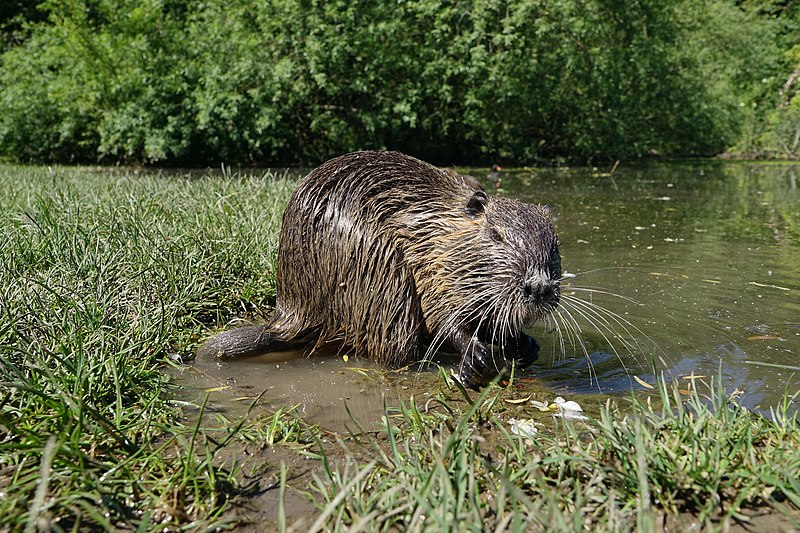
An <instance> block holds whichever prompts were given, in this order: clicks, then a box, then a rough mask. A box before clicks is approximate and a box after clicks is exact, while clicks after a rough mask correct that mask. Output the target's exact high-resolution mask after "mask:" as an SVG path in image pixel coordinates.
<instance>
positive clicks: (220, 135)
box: [0, 0, 798, 166]
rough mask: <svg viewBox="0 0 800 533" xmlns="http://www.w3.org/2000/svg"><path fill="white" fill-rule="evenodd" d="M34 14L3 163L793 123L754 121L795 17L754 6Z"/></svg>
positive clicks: (266, 5) (584, 150)
mask: <svg viewBox="0 0 800 533" xmlns="http://www.w3.org/2000/svg"><path fill="white" fill-rule="evenodd" d="M751 4H752V5H751ZM756 4H757V5H756ZM775 5H779V4H778V3H776V4H775ZM41 8H42V9H43V10H44V12H45V13H47V14H48V18H47V20H46V21H45V22H39V23H36V22H35V18H34V17H30V16H29V17H28V19H29V20H31V21H32V22H31V23H30V24H29V25H28V26H25V27H26V32H27V33H26V35H28V37H27V38H26V39H25V40H24V42H23V43H22V44H19V45H18V46H14V47H11V48H10V49H9V50H7V51H6V53H5V54H4V55H3V56H2V63H0V94H2V96H0V107H2V109H3V110H4V112H3V113H2V114H0V156H5V157H7V158H12V159H16V160H23V161H28V160H34V161H100V162H127V161H132V162H148V163H155V162H162V163H172V164H183V165H195V166H196V165H200V164H206V163H216V162H220V161H226V162H259V163H262V162H267V163H270V164H281V163H289V164H294V163H298V162H300V163H303V162H310V163H314V162H318V161H320V160H324V159H326V158H328V157H330V156H332V155H334V154H337V153H341V152H346V151H351V150H356V149H363V148H376V147H378V148H380V147H387V148H395V149H400V150H404V151H407V152H410V153H413V154H416V155H419V156H421V157H424V158H426V159H429V160H432V161H435V162H444V163H452V162H454V161H459V162H462V163H463V162H469V161H474V162H486V161H488V160H490V159H496V158H503V159H509V160H515V161H521V162H531V161H537V160H543V159H550V160H552V159H581V160H591V159H594V158H631V157H640V156H644V155H647V154H652V153H664V154H682V155H685V154H711V153H715V152H719V151H721V150H723V149H725V148H726V147H727V146H729V145H731V144H733V143H735V142H737V141H738V140H739V139H741V138H745V139H750V140H749V141H747V142H751V143H756V142H762V141H759V140H758V139H760V138H761V136H762V134H763V132H762V131H761V130H763V129H764V128H769V129H776V128H777V129H780V128H784V127H785V128H789V129H791V123H792V121H793V120H794V118H793V117H794V115H793V114H792V113H793V111H787V112H786V113H783V112H782V111H781V112H780V113H778V115H779V116H776V117H773V116H772V115H770V114H769V113H768V112H767V110H775V109H779V110H783V109H784V108H783V107H779V106H780V105H781V104H780V103H779V102H777V100H778V98H777V96H776V95H777V91H778V89H779V86H780V84H781V83H784V82H785V81H786V79H787V76H789V73H790V72H792V70H787V68H788V65H790V64H792V61H794V60H793V59H792V57H793V56H792V52H789V53H788V55H785V51H786V50H790V51H791V50H792V46H796V45H797V44H798V43H797V38H796V37H790V36H792V35H796V33H793V32H792V30H793V29H796V21H797V20H798V17H797V13H795V11H796V10H794V11H793V10H791V9H789V8H785V9H784V10H778V8H776V7H774V6H772V3H770V2H761V3H755V2H744V3H742V2H733V1H723V0H719V1H716V2H711V3H709V2H703V1H700V0H680V1H679V2H666V3H665V2H663V1H659V0H640V1H638V2H633V3H631V2H621V1H618V0H589V1H578V0H561V1H558V2H549V1H545V0H516V1H514V2H507V3H497V2H493V1H489V0H472V1H470V2H454V1H448V0H403V1H399V2H393V3H385V2H378V1H376V0H364V1H360V2H345V1H344V0H333V1H329V2H317V1H314V0H233V1H231V2H224V3H223V2H185V1H180V0H144V1H141V2H139V1H137V2H134V1H132V0H125V1H112V0H47V1H46V2H44V3H43V4H42V6H41ZM26 13H27V12H26ZM26 13H23V15H25V14H26ZM23 18H24V17H23ZM15 20H19V19H15ZM793 39H794V41H793ZM793 65H794V67H796V65H797V62H796V61H794V63H793ZM794 67H793V68H794ZM762 80H766V81H762ZM754 105H755V106H756V107H757V108H758V112H754V111H753V109H754V107H753V106H754ZM758 106H762V107H763V108H764V111H763V112H762V111H761V108H760V107H758ZM742 128H743V129H742ZM759 128H761V130H758V129H759ZM756 130H758V131H756ZM742 136H743V137H742ZM740 142H741V141H740Z"/></svg>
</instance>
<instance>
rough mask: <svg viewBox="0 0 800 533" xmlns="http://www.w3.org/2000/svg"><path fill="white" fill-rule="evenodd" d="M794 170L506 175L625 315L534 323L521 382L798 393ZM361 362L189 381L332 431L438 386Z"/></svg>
mask: <svg viewBox="0 0 800 533" xmlns="http://www.w3.org/2000/svg"><path fill="white" fill-rule="evenodd" d="M473 174H474V175H480V174H479V173H478V172H473ZM798 176H800V166H797V165H795V166H792V165H784V164H749V163H748V164H744V163H691V164H688V163H673V164H667V165H650V166H645V167H637V168H625V167H624V166H622V167H620V168H619V169H617V170H616V171H615V172H614V174H613V175H609V174H604V173H602V172H600V171H597V170H592V169H567V170H564V169H558V170H531V171H515V172H506V173H504V175H503V177H502V185H503V189H502V190H501V192H500V194H505V195H509V196H515V197H519V198H522V199H523V200H525V201H529V202H540V203H547V204H550V205H551V206H554V209H555V210H554V213H555V224H556V227H557V230H558V232H559V236H560V240H561V252H562V264H563V267H564V269H565V271H567V272H569V273H571V274H575V277H574V278H568V279H565V283H564V288H563V292H564V293H565V294H567V295H570V294H573V293H574V296H575V297H579V298H582V299H584V300H586V301H591V302H593V303H594V304H597V305H599V306H602V307H603V308H605V309H607V310H608V311H609V312H610V313H614V315H610V314H606V315H603V316H605V318H602V316H599V315H596V314H591V313H586V312H585V314H587V315H588V317H589V318H590V320H587V319H586V318H584V319H578V320H579V322H580V323H581V326H582V332H581V335H580V341H573V342H572V343H570V342H569V340H570V339H569V338H565V339H564V340H565V343H564V345H563V347H562V344H561V339H562V336H564V337H566V336H565V335H562V336H560V335H559V334H558V330H557V329H556V328H554V327H550V328H547V327H545V326H544V325H537V326H534V328H533V330H532V333H533V334H534V335H535V336H536V337H537V338H538V339H539V341H540V343H541V345H542V356H541V358H540V359H539V361H537V363H536V364H535V365H534V367H533V368H532V369H530V370H527V371H525V372H524V373H523V376H527V377H535V378H536V379H538V380H540V381H541V382H544V383H545V384H547V386H548V387H550V388H552V389H553V393H554V394H563V395H565V396H566V395H569V394H586V393H589V394H593V393H601V394H609V393H615V392H621V391H628V390H632V389H634V390H635V389H640V388H642V386H641V385H639V384H638V383H637V380H636V378H638V379H640V380H643V381H647V382H653V380H654V373H655V372H659V373H660V372H665V373H666V374H667V375H668V376H673V377H674V378H675V379H682V378H683V377H685V376H689V375H692V374H694V375H704V376H708V377H709V379H712V378H714V377H715V376H717V375H718V374H719V373H720V372H721V374H722V377H723V382H724V385H725V387H726V390H727V391H728V392H729V393H730V392H733V391H734V390H739V391H741V392H742V393H743V394H742V396H740V399H739V400H740V402H741V403H742V404H743V405H745V406H747V407H750V408H754V409H758V410H762V411H763V412H768V410H769V408H770V407H771V406H775V405H776V404H777V402H778V401H779V400H780V398H781V396H782V395H783V393H784V391H785V390H787V389H788V390H789V392H790V393H793V392H795V391H797V390H798V387H799V386H800V379H799V378H798V375H800V372H797V370H798V369H800V359H799V358H798V355H800V193H799V192H798ZM570 287H573V288H577V287H582V288H593V289H598V290H599V291H597V292H586V291H577V290H573V289H571V288H570ZM607 292H610V293H613V294H615V295H617V296H614V295H611V294H607ZM612 316H616V317H617V318H611V317H612ZM604 320H605V324H606V325H605V326H604V325H603V321H604ZM589 322H593V323H594V325H595V326H597V327H593V326H592V325H591V324H590V323H589ZM609 328H611V329H613V330H614V331H615V332H616V334H617V335H618V336H619V337H618V338H614V337H613V335H612V334H611V332H610V331H609ZM562 333H563V327H562ZM198 364H199V363H198ZM359 364H360V365H363V364H365V363H364V362H363V361H362V362H360V363H359ZM352 366H353V363H350V364H348V363H345V362H343V361H341V359H338V358H335V357H334V358H322V359H299V360H294V361H290V362H286V363H278V364H276V363H266V362H252V361H251V362H235V363H226V364H224V365H217V364H212V365H209V366H207V367H205V368H202V367H195V368H193V369H188V370H186V371H185V373H187V376H188V375H191V379H189V378H188V377H187V376H184V377H183V378H182V379H181V381H183V382H186V381H187V380H188V381H191V382H192V383H193V384H194V385H195V386H196V387H197V388H198V389H199V390H201V391H202V390H206V389H208V388H219V387H222V389H221V390H220V391H219V392H218V394H221V395H223V396H220V397H219V398H218V401H219V402H221V403H220V405H223V407H224V408H225V409H232V408H233V407H232V405H233V404H235V403H236V401H235V400H236V398H243V399H242V400H239V401H240V403H241V404H245V403H246V402H247V401H248V398H252V397H254V396H256V395H258V394H259V393H261V392H262V391H264V390H266V392H265V393H264V396H263V397H262V404H264V403H266V404H267V405H268V406H272V407H273V408H278V407H280V406H284V405H296V404H297V405H299V407H298V408H299V409H300V412H301V413H302V414H303V415H304V417H305V418H306V419H308V420H309V421H311V422H320V423H323V425H325V426H326V427H328V428H330V429H341V428H343V427H344V426H346V425H347V424H348V421H349V415H348V413H347V410H346V409H345V407H344V406H345V404H346V405H347V406H348V407H349V409H350V410H351V412H352V413H353V415H354V416H355V418H356V419H358V420H360V421H365V420H369V421H377V420H379V419H380V416H381V414H382V412H383V402H384V401H386V402H388V403H390V404H391V403H396V402H397V401H398V399H404V400H407V399H408V398H409V397H410V396H412V394H416V400H417V401H418V403H424V400H423V401H421V399H420V396H421V395H424V394H425V392H422V393H420V392H419V391H429V392H428V394H430V391H433V390H434V389H435V387H434V385H433V382H435V381H436V373H435V372H432V371H426V372H421V373H417V372H414V371H412V372H410V373H409V374H405V375H404V374H401V375H399V376H396V375H392V377H391V378H390V379H389V378H387V377H386V376H385V375H383V373H381V372H364V373H362V372H358V371H355V370H353V369H352ZM225 387H227V388H225ZM415 391H416V392H415ZM250 401H252V400H250Z"/></svg>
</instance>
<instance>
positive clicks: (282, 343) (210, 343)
mask: <svg viewBox="0 0 800 533" xmlns="http://www.w3.org/2000/svg"><path fill="white" fill-rule="evenodd" d="M306 344H307V341H306V340H305V339H297V338H294V339H291V340H283V339H281V338H279V336H278V335H277V334H275V333H274V332H273V331H270V329H269V327H268V326H244V327H241V328H234V329H230V330H228V331H223V332H222V333H219V334H217V335H214V336H213V337H211V338H209V339H208V340H206V341H205V342H204V343H203V344H201V345H200V347H199V348H197V351H196V352H195V357H196V358H197V359H198V360H205V361H215V360H219V359H240V358H243V357H252V356H256V355H262V354H265V353H269V352H278V351H282V350H293V349H297V348H301V347H303V346H305V345H306Z"/></svg>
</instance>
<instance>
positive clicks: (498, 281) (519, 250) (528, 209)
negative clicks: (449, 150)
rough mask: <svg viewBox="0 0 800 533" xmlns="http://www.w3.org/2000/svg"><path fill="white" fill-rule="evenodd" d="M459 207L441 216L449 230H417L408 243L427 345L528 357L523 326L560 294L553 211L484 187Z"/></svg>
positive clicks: (543, 312) (551, 305)
mask: <svg viewBox="0 0 800 533" xmlns="http://www.w3.org/2000/svg"><path fill="white" fill-rule="evenodd" d="M462 198H464V197H462ZM461 205H462V206H463V207H461V208H460V209H458V210H455V211H453V212H451V213H448V215H449V216H446V217H445V220H447V222H448V224H449V228H448V229H449V230H448V231H439V232H437V233H438V234H435V235H418V236H417V237H418V238H419V240H418V241H417V242H414V243H413V244H412V246H411V247H410V248H409V251H410V253H409V262H410V263H411V264H414V265H417V266H418V268H419V270H418V271H417V273H416V275H415V278H416V280H417V286H418V290H419V294H420V298H421V301H422V311H423V315H424V316H425V322H426V325H427V327H428V331H430V332H432V334H433V337H434V340H433V343H432V344H431V350H433V351H435V350H436V349H437V348H438V347H439V346H440V345H441V344H442V343H444V342H450V343H451V344H454V345H455V347H456V348H457V349H458V350H460V351H462V352H463V351H464V350H465V347H464V346H462V345H460V344H464V343H467V344H470V343H471V344H475V343H476V342H480V343H483V344H484V345H492V346H494V347H496V348H497V350H496V351H497V352H498V353H500V354H501V355H502V356H503V357H505V358H506V359H509V358H510V359H520V358H521V357H522V355H525V357H526V361H530V360H531V358H530V357H529V355H528V354H521V353H519V352H520V350H521V349H524V347H520V342H521V339H522V338H523V337H525V338H526V339H527V336H525V335H524V333H522V329H523V328H525V327H528V326H530V325H532V324H533V323H534V322H535V321H537V320H539V319H541V318H543V317H545V316H547V315H549V314H550V313H552V312H553V311H554V310H555V308H556V306H557V305H558V302H559V298H560V288H559V284H560V279H561V258H560V255H559V251H558V238H557V236H556V233H555V230H554V229H553V225H552V222H551V216H550V210H549V208H547V207H545V206H541V205H531V204H525V203H522V202H519V201H517V200H513V199H509V198H504V197H499V196H488V195H487V194H486V193H485V192H483V191H468V192H467V196H466V197H465V198H464V199H463V200H462V203H461ZM454 339H455V340H454ZM459 339H460V340H459ZM431 350H429V355H430V354H432V351H431ZM533 359H535V356H534V357H533Z"/></svg>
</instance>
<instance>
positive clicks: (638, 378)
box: [633, 376, 653, 389]
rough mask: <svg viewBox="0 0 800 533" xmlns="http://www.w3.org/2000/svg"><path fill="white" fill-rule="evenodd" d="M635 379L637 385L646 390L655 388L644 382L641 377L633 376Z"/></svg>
mask: <svg viewBox="0 0 800 533" xmlns="http://www.w3.org/2000/svg"><path fill="white" fill-rule="evenodd" d="M633 379H634V381H636V383H638V384H639V385H641V386H642V387H644V388H645V389H652V388H653V386H652V385H650V384H649V383H648V382H646V381H645V380H643V379H642V378H640V377H639V376H633Z"/></svg>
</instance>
